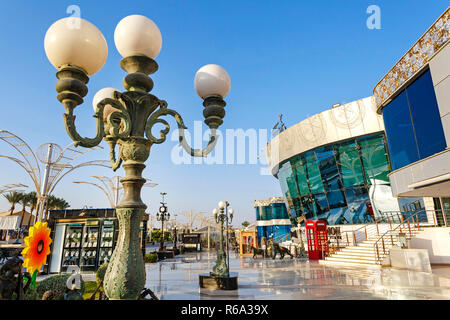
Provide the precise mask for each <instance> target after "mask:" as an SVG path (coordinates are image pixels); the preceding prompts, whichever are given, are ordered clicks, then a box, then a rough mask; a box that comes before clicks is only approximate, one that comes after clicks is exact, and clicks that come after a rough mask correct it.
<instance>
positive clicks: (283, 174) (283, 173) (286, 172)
mask: <svg viewBox="0 0 450 320" xmlns="http://www.w3.org/2000/svg"><path fill="white" fill-rule="evenodd" d="M291 175H292V169H291V164H290V163H289V162H286V163H285V164H283V165H282V166H281V167H280V170H279V171H278V181H279V182H280V186H281V192H283V195H284V197H285V199H287V200H288V202H289V201H291V199H292V197H291V194H290V192H289V186H288V184H287V178H288V177H290V176H291Z"/></svg>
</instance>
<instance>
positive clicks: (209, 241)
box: [208, 224, 211, 251]
mask: <svg viewBox="0 0 450 320" xmlns="http://www.w3.org/2000/svg"><path fill="white" fill-rule="evenodd" d="M210 227H211V226H210V225H209V224H208V251H209V250H210V249H211V247H210V244H211V240H210Z"/></svg>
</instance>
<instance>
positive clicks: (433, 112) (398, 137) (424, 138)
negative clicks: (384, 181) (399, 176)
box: [383, 70, 446, 170]
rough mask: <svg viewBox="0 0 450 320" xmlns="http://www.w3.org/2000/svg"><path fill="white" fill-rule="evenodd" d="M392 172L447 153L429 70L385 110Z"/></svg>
mask: <svg viewBox="0 0 450 320" xmlns="http://www.w3.org/2000/svg"><path fill="white" fill-rule="evenodd" d="M383 119H384V124H385V128H386V136H387V141H388V146H389V153H390V156H391V165H392V170H397V169H399V168H402V167H404V166H407V165H408V164H410V163H413V162H416V161H418V160H420V159H424V158H426V157H429V156H431V155H433V154H435V153H438V152H441V151H443V150H445V147H446V142H445V136H444V130H443V128H442V121H441V117H440V114H439V108H438V105H437V101H436V95H435V92H434V87H433V81H432V79H431V74H430V71H429V70H428V71H426V72H425V73H424V74H423V75H421V76H420V77H419V78H417V80H415V81H414V82H413V83H412V84H411V85H409V86H408V87H407V88H406V89H405V90H403V91H402V92H401V93H400V94H399V95H398V96H397V97H396V98H395V99H394V100H392V102H391V103H389V104H388V105H387V106H386V107H384V108H383Z"/></svg>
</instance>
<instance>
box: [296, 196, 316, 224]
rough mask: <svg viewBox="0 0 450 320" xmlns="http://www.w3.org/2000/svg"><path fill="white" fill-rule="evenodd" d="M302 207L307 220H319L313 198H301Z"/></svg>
mask: <svg viewBox="0 0 450 320" xmlns="http://www.w3.org/2000/svg"><path fill="white" fill-rule="evenodd" d="M300 201H301V202H302V207H303V210H304V213H305V217H306V219H307V220H317V214H316V208H315V206H314V205H313V203H314V199H313V198H312V197H301V198H300Z"/></svg>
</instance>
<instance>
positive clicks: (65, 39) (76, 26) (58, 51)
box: [44, 17, 108, 76]
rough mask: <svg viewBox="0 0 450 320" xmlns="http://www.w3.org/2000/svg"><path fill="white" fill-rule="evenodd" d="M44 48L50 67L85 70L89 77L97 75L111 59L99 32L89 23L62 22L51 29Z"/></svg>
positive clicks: (65, 20) (85, 21)
mask: <svg viewBox="0 0 450 320" xmlns="http://www.w3.org/2000/svg"><path fill="white" fill-rule="evenodd" d="M44 48H45V53H46V55H47V58H48V60H50V62H51V64H52V65H53V66H54V67H55V68H57V69H60V68H61V67H63V66H65V65H70V66H76V67H79V68H81V69H83V70H84V71H85V72H86V73H87V75H89V76H91V75H93V74H95V73H97V72H98V71H99V70H100V69H101V68H102V67H103V65H104V64H105V62H106V58H107V57H108V45H107V43H106V40H105V37H104V36H103V34H102V33H101V32H100V30H99V29H98V28H97V27H96V26H94V25H93V24H92V23H90V22H89V21H87V20H84V19H81V18H75V17H69V18H63V19H60V20H58V21H56V22H55V23H53V24H52V25H51V26H50V28H48V30H47V33H46V34H45V39H44Z"/></svg>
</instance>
